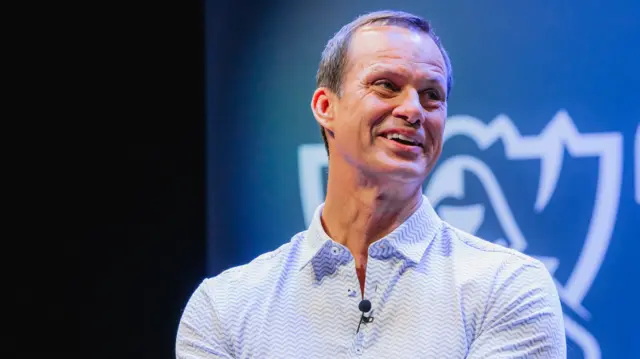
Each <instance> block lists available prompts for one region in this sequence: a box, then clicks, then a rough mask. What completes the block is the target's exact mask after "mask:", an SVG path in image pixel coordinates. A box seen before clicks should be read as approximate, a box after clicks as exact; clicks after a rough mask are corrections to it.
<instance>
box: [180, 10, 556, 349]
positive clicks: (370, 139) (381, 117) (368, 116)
mask: <svg viewBox="0 0 640 359" xmlns="http://www.w3.org/2000/svg"><path fill="white" fill-rule="evenodd" d="M451 86H452V75H451V65H450V61H449V59H448V56H447V54H446V52H445V50H444V48H443V47H442V46H441V44H440V41H439V40H438V38H437V37H436V35H435V34H434V33H433V30H432V29H431V28H430V26H429V23H428V22H426V21H425V20H423V19H421V18H419V17H417V16H414V15H411V14H408V13H404V12H390V11H383V12H375V13H370V14H367V15H364V16H361V17H359V18H357V19H356V20H354V21H353V22H352V23H350V24H348V25H346V26H345V27H343V28H342V29H341V30H340V31H339V32H338V33H337V34H336V35H335V36H334V38H333V39H331V40H330V41H329V43H328V45H327V47H326V49H325V51H324V52H323V54H322V60H321V63H320V68H319V71H318V87H317V89H316V90H315V92H314V94H313V98H312V101H311V109H312V111H313V114H314V116H315V118H316V120H317V121H318V123H319V124H320V126H321V128H322V133H323V138H324V140H325V144H326V146H327V150H328V153H329V176H328V183H327V195H326V200H325V202H324V203H323V204H322V205H320V206H319V207H318V209H317V210H316V213H315V216H314V218H313V220H312V223H311V225H310V226H309V228H308V229H307V230H306V231H304V232H301V233H298V234H297V235H295V236H294V237H293V238H292V239H291V241H290V242H288V243H286V244H284V245H283V246H281V247H280V248H278V249H276V250H275V251H273V252H269V253H266V254H263V255H261V256H259V257H258V258H256V259H255V260H253V261H252V262H250V263H248V264H246V265H242V266H238V267H235V268H231V269H229V270H227V271H225V272H223V273H221V274H220V275H218V276H216V277H214V278H210V279H206V280H205V281H204V282H203V283H202V284H201V285H200V287H199V288H198V289H197V290H196V291H195V293H194V294H193V296H192V297H191V299H190V300H189V302H188V304H187V306H186V308H185V310H184V313H183V316H182V319H181V322H180V325H179V329H178V335H177V346H176V350H177V357H178V358H346V357H363V358H564V357H565V356H566V346H565V336H564V335H565V334H564V327H563V321H562V310H561V307H560V301H559V299H558V295H557V292H556V289H555V286H554V283H553V280H552V278H551V276H550V275H549V273H548V272H547V270H546V268H545V267H544V266H543V265H542V263H540V262H539V261H537V260H535V259H533V258H530V257H528V256H526V255H524V254H521V253H519V252H516V251H514V250H511V249H507V248H503V247H501V246H498V245H495V244H492V243H489V242H486V241H484V240H482V239H479V238H476V237H473V236H471V235H469V234H467V233H464V232H462V231H460V230H457V229H455V228H453V227H452V226H451V225H449V224H448V223H445V222H444V221H442V220H441V219H440V218H439V217H438V215H437V214H436V212H435V211H434V209H433V208H432V207H431V205H430V203H429V201H428V199H427V198H425V197H424V196H423V194H422V185H423V182H424V181H425V179H426V177H427V175H428V173H429V171H430V170H431V169H432V168H433V166H434V164H435V163H436V161H437V159H438V157H439V155H440V153H441V150H442V136H443V130H444V126H445V120H446V117H447V100H448V95H449V93H450V89H451ZM361 311H362V312H361Z"/></svg>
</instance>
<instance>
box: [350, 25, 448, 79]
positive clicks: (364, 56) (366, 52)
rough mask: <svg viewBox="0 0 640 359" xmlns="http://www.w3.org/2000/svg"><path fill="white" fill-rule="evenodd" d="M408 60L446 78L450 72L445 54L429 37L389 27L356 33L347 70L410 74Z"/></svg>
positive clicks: (378, 27)
mask: <svg viewBox="0 0 640 359" xmlns="http://www.w3.org/2000/svg"><path fill="white" fill-rule="evenodd" d="M407 60H408V61H409V62H411V63H412V64H414V65H416V66H417V67H420V68H425V69H426V68H429V69H432V70H434V71H435V72H440V73H442V74H443V73H444V71H446V70H445V63H444V58H443V56H442V53H441V51H440V49H439V48H438V46H437V45H436V43H435V42H434V41H433V39H432V38H431V36H429V34H427V33H425V32H423V31H420V30H413V29H408V28H404V27H400V26H388V25H367V26H364V27H362V28H360V29H358V30H357V31H356V32H355V33H354V36H353V38H352V40H351V43H350V45H349V51H348V61H347V63H348V64H349V65H348V66H347V68H352V67H354V66H355V67H356V68H359V69H363V68H371V70H375V71H386V70H391V68H392V67H397V68H398V70H399V71H402V70H405V71H406V70H409V69H408V68H407V66H406V65H405V64H404V63H406V62H407Z"/></svg>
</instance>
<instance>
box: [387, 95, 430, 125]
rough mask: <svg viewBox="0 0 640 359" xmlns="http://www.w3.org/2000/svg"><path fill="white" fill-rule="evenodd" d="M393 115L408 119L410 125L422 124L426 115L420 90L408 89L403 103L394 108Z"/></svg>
mask: <svg viewBox="0 0 640 359" xmlns="http://www.w3.org/2000/svg"><path fill="white" fill-rule="evenodd" d="M393 115H394V116H395V117H399V118H401V119H403V120H405V121H407V122H408V123H409V124H410V125H422V123H423V122H424V118H425V116H424V108H423V107H422V103H420V95H419V94H418V92H417V91H416V90H414V89H411V90H408V91H406V93H405V94H404V96H403V99H402V103H400V105H399V106H397V107H396V108H395V109H394V110H393Z"/></svg>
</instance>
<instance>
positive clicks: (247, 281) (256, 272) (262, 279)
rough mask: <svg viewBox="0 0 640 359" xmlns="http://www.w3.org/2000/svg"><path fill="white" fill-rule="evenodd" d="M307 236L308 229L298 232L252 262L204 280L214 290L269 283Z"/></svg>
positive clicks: (251, 287) (246, 287) (252, 286)
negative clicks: (287, 240)
mask: <svg viewBox="0 0 640 359" xmlns="http://www.w3.org/2000/svg"><path fill="white" fill-rule="evenodd" d="M305 236H306V231H303V232H299V233H296V234H295V235H294V236H293V237H292V238H291V240H290V241H289V242H287V243H284V244H282V245H280V246H279V247H278V248H276V249H274V250H271V251H268V252H265V253H262V254H260V255H259V256H257V257H255V258H254V259H252V260H251V261H250V262H248V263H245V264H241V265H236V266H233V267H230V268H228V269H226V270H224V271H222V272H220V273H219V274H217V275H215V276H213V277H209V278H206V279H205V280H204V282H205V285H206V287H207V288H208V289H209V290H210V291H213V292H217V293H220V292H229V291H231V290H243V291H244V290H249V289H255V288H257V287H260V286H264V285H268V284H269V283H270V281H273V280H277V279H278V278H277V276H274V273H277V272H281V271H282V270H284V269H286V267H287V265H288V264H290V262H291V261H292V260H295V256H292V250H294V248H295V247H296V246H297V245H298V244H299V242H300V241H301V240H302V239H303V238H304V237H305Z"/></svg>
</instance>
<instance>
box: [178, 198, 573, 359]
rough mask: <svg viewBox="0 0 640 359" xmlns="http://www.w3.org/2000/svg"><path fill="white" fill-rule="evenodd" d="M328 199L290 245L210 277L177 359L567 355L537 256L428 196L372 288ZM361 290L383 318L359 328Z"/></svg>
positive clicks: (371, 271)
mask: <svg viewBox="0 0 640 359" xmlns="http://www.w3.org/2000/svg"><path fill="white" fill-rule="evenodd" d="M322 208H323V205H321V206H319V207H318V209H317V210H316V212H315V215H314V218H313V220H312V223H311V224H310V226H309V228H308V230H306V231H304V232H301V233H298V234H296V235H295V236H294V237H293V238H292V239H291V241H289V242H288V243H286V244H284V245H282V246H281V247H279V248H278V249H276V250H274V251H272V252H269V253H265V254H263V255H261V256H259V257H257V258H256V259H254V260H253V261H251V262H250V263H248V264H245V265H242V266H237V267H234V268H230V269H228V270H226V271H224V272H222V273H220V274H219V275H217V276H215V277H213V278H208V279H205V280H204V281H203V282H202V283H201V285H200V286H199V287H198V288H197V289H196V291H195V292H194V293H193V295H192V297H191V298H190V300H189V301H188V303H187V305H186V308H185V309H184V312H183V314H182V318H181V320H180V323H179V327H178V334H177V339H176V356H177V358H180V359H196V358H469V359H474V358H566V341H565V331H564V324H563V319H562V310H561V306H560V300H559V298H558V294H557V290H556V287H555V285H554V282H553V279H552V277H551V275H550V274H549V272H548V271H547V269H546V268H545V267H544V265H543V264H542V263H541V262H539V261H538V260H536V259H534V258H531V257H529V256H527V255H525V254H522V253H520V252H517V251H514V250H511V249H508V248H504V247H501V246H499V245H496V244H493V243H490V242H487V241H484V240H482V239H480V238H477V237H474V236H472V235H470V234H467V233H464V232H462V231H460V230H458V229H455V228H453V227H452V226H451V225H449V224H448V223H446V222H444V221H442V220H441V219H440V218H439V217H438V215H437V214H436V212H435V211H434V209H433V207H432V206H431V204H430V203H429V201H428V200H427V198H426V197H423V201H422V205H421V206H420V207H419V209H418V210H417V211H416V212H415V213H413V214H412V216H411V217H409V219H408V220H407V221H406V222H405V223H403V224H402V225H401V226H399V227H398V228H396V229H395V230H394V231H393V232H392V233H391V234H389V235H388V236H386V237H384V238H382V239H380V240H378V241H376V242H375V243H373V244H372V245H371V246H370V247H369V259H368V262H367V269H366V271H367V272H366V283H365V292H364V297H362V296H361V292H360V285H359V283H358V278H357V276H356V270H355V264H354V260H353V257H352V256H351V253H350V251H349V250H348V249H347V248H346V247H344V246H342V245H340V244H338V243H336V242H334V241H333V240H331V238H329V237H328V236H327V234H326V233H325V231H324V229H323V227H322V224H321V222H320V214H321V212H322ZM362 299H368V300H370V301H371V304H372V305H371V310H370V311H369V312H367V313H366V315H367V316H369V317H373V318H374V320H373V321H371V322H367V323H364V322H363V323H362V325H361V327H360V330H359V332H358V333H357V334H356V328H357V327H358V323H359V322H360V317H361V314H362V313H361V312H360V311H359V309H358V304H359V303H360V301H361V300H362Z"/></svg>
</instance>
